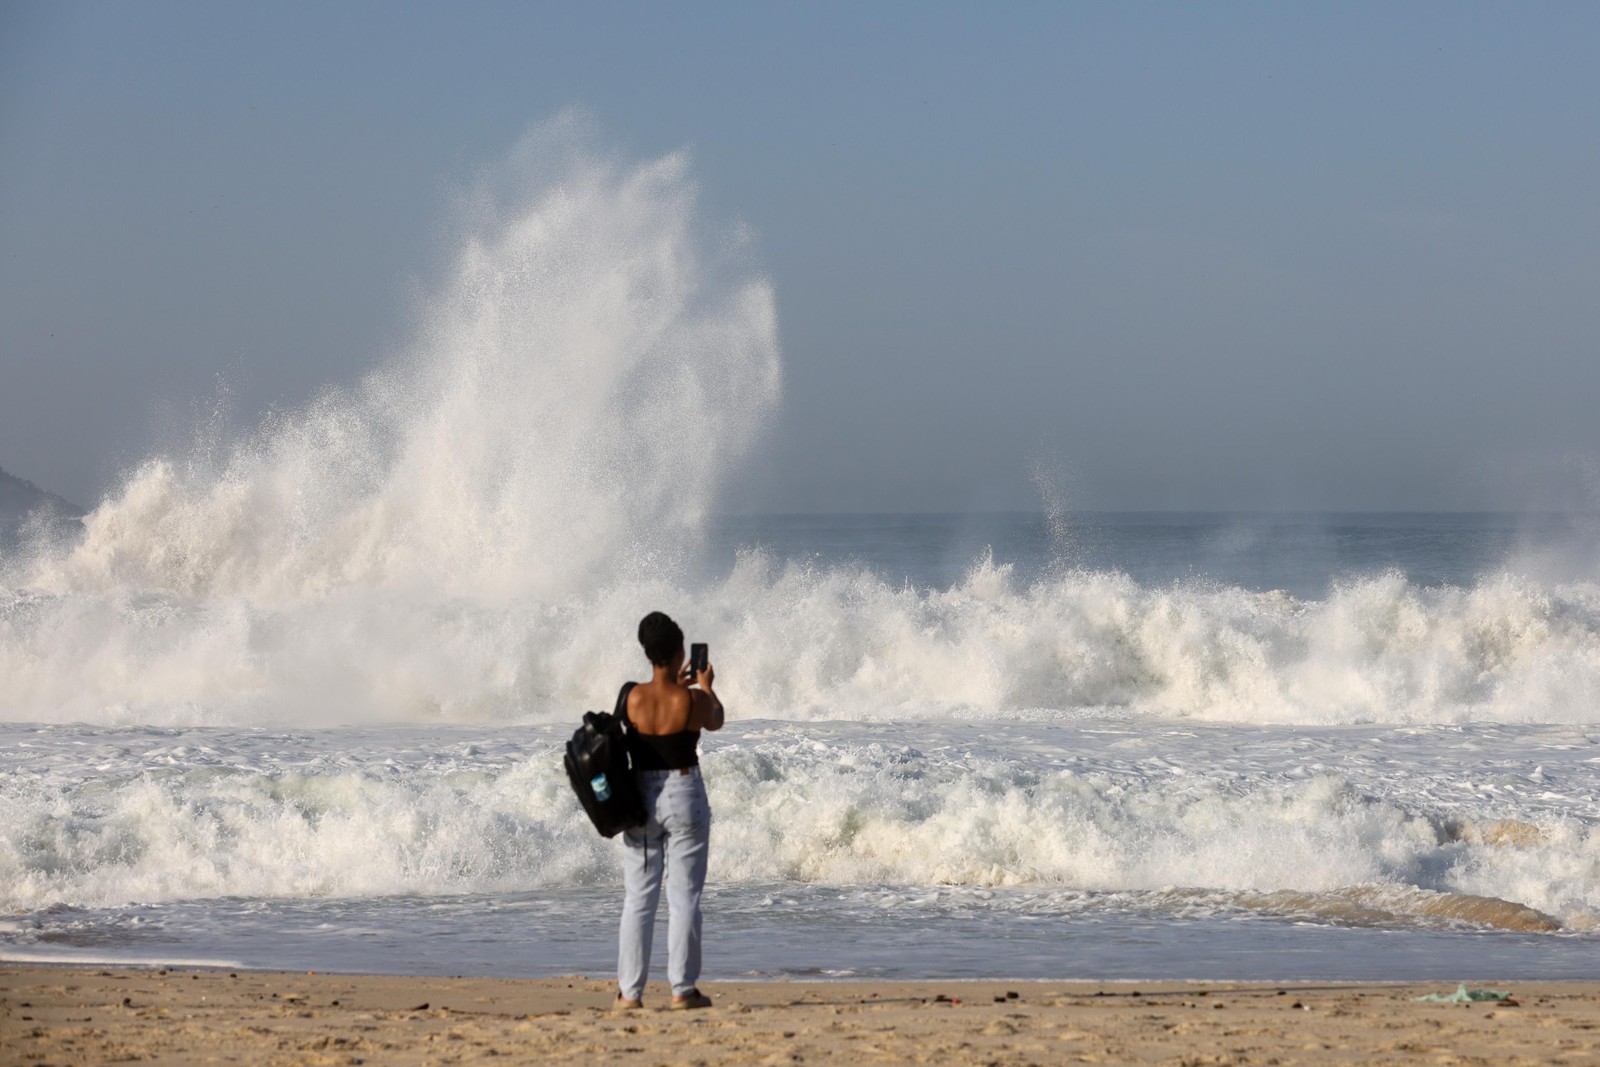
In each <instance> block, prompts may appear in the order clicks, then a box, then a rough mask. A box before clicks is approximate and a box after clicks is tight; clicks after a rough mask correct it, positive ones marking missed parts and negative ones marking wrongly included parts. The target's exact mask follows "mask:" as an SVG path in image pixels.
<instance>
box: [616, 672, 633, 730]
mask: <svg viewBox="0 0 1600 1067" xmlns="http://www.w3.org/2000/svg"><path fill="white" fill-rule="evenodd" d="M638 684H639V683H638V682H623V683H622V691H621V692H619V693H618V694H617V706H616V710H614V711H613V712H612V713H611V714H612V716H613V717H614V718H616V719H617V721H618V722H620V723H622V725H624V726H626V727H627V728H628V729H630V730H631V729H633V723H632V722H631V721H629V719H628V694H629V693H631V692H633V687H634V686H636V685H638Z"/></svg>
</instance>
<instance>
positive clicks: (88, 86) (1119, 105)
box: [0, 0, 1600, 512]
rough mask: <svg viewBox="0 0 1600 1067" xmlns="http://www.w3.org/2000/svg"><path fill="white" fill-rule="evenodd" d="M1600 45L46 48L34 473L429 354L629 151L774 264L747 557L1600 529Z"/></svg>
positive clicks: (30, 140)
mask: <svg viewBox="0 0 1600 1067" xmlns="http://www.w3.org/2000/svg"><path fill="white" fill-rule="evenodd" d="M1597 40H1600V5H1594V4H1561V3H1541V4H1532V5H1512V4H1498V5H1486V4H1473V3H1407V4H1398V5H1397V4H1387V3H1386V4H1363V3H1340V4H1326V5H1313V4H1275V3H1272V4H1269V3H1263V4H1232V3H1208V4H1190V3H1182V4H1176V3H1172V4H1168V3H1141V4H1111V3H1094V4H1090V3H1081V4H1068V3H1060V4H1045V3H1037V4H1035V3H1028V4H965V5H955V4H934V3H904V4H901V3H888V2H884V3H874V4H798V3H796V4H780V3H772V4H732V3H730V4H687V3H685V4H618V3H568V4H556V3H543V4H523V3H515V4H482V3H462V4H450V5H444V4H436V5H406V4H400V3H382V4H368V3H358V2H342V3H338V4H320V3H319V4H302V3H272V4H232V3H229V4H216V3H206V4H170V3H160V2H142V3H117V2H101V3H93V4H87V3H71V2H49V3H34V2H29V0H21V2H19V0H10V2H8V3H6V4H4V5H0V467H3V468H5V469H6V470H8V471H11V472H13V473H15V474H17V475H20V476H22V477H25V478H29V479H31V480H32V481H34V482H36V483H38V484H39V485H41V486H43V487H45V488H47V489H50V490H53V491H55V492H58V493H60V494H62V495H63V496H66V497H67V498H68V499H71V500H74V501H76V502H78V503H80V504H84V505H91V504H92V503H93V502H94V501H95V500H96V499H98V498H99V496H100V495H101V494H102V493H103V492H104V491H106V490H107V489H108V488H110V487H112V486H114V485H115V484H116V481H117V478H118V475H119V473H121V472H123V471H125V470H127V469H128V468H129V467H130V466H131V465H132V464H134V463H136V462H138V461H139V460H140V459H141V458H143V457H144V456H146V455H148V454H150V453H151V452H152V451H153V450H157V449H160V448H162V447H164V446H165V445H166V444H167V443H169V442H171V441H172V440H174V439H175V438H176V437H177V436H178V435H180V434H181V433H182V432H184V430H185V428H186V427H188V426H189V425H190V424H191V423H193V422H194V420H195V419H196V418H198V417H201V416H203V414H204V412H205V411H206V410H207V406H208V404H210V403H211V398H212V397H213V396H214V395H215V393H216V391H217V388H218V386H217V382H218V381H219V378H220V379H222V380H225V381H226V382H227V383H228V388H229V390H230V393H231V397H232V403H233V404H234V405H235V407H236V409H238V410H239V411H242V413H243V415H244V417H245V419H246V421H248V419H249V418H250V417H253V415H254V414H255V413H257V412H261V411H264V410H267V409H269V408H278V409H283V408H290V407H293V406H295V405H298V404H302V403H304V402H305V401H306V400H307V399H308V398H310V397H311V396H312V395H314V394H315V393H316V392H317V391H318V390H319V388H321V387H322V386H324V385H325V384H329V383H333V384H342V383H351V382H354V381H356V380H358V379H359V378H360V376H361V375H362V373H363V372H364V371H365V370H367V369H368V368H370V367H371V366H373V365H374V364H375V363H376V362H377V361H379V360H380V359H381V358H382V357H383V355H384V353H386V352H389V351H392V350H393V349H394V348H395V347H396V346H397V345H400V344H402V343H403V342H404V341H405V339H406V335H407V332H408V330H409V329H410V323H411V319H410V318H408V311H407V309H408V307H409V306H410V304H411V302H412V301H413V300H414V297H415V294H416V292H417V288H418V286H419V284H425V282H426V279H428V278H429V277H431V276H434V275H435V274H436V273H437V270H438V268H439V265H440V263H441V262H443V261H444V259H445V258H446V257H447V256H448V254H449V252H450V251H451V249H450V248H448V247H445V237H446V229H447V227H446V225H445V220H446V218H447V216H448V204H449V201H450V197H451V195H453V192H454V191H456V190H459V188H460V187H461V185H462V184H463V183H464V182H466V181H468V180H470V178H471V176H472V175H473V174H474V173H476V172H478V171H479V170H480V169H481V168H483V167H484V166H486V165H489V164H491V163H493V162H494V161H496V160H497V159H500V158H502V157H503V156H504V155H505V153H506V152H507V151H508V150H509V149H510V148H511V147H512V146H513V145H514V144H515V143H516V142H517V140H518V138H519V137H520V136H521V135H522V134H523V133H524V132H525V131H526V130H528V129H529V128H530V127H532V126H534V125H536V124H538V123H540V122H542V121H544V120H546V119H548V118H550V117H551V116H552V115H555V114H557V113H559V112H560V111H562V110H563V109H565V108H568V107H571V106H578V107H581V108H584V109H586V110H587V111H588V112H589V113H590V114H591V115H592V116H593V117H594V119H595V121H596V123H597V124H598V125H599V127H600V128H601V129H602V130H603V131H604V134H605V136H606V137H607V138H608V139H609V140H610V141H611V142H612V143H613V144H614V145H615V146H616V147H617V148H618V150H619V151H621V152H623V153H625V154H626V155H627V156H629V157H630V158H638V159H647V158H652V157H655V156H659V155H661V154H663V153H666V152H669V151H673V150H676V149H680V148H685V147H687V148H688V150H689V151H690V153H691V155H692V159H693V166H694V171H695V176H696V178H697V180H698V182H699V186H700V189H701V195H702V197H703V201H704V211H705V213H706V214H708V215H710V216H712V217H715V218H722V219H734V220H739V221H740V222H742V223H744V224H746V225H748V226H749V227H750V228H751V229H752V230H753V231H754V232H755V234H756V235H757V237H756V241H757V248H758V250H759V256H760V260H761V263H762V265H763V267H764V269H765V271H766V272H767V274H768V275H769V276H770V278H771V280H772V283H773V285H774V287H775V290H776V294H777V301H778V307H779V315H780V323H781V331H782V343H783V349H784V361H785V396H784V401H783V407H782V412H781V415H780V416H779V417H778V418H777V419H776V421H775V422H774V424H773V426H772V427H771V428H770V431H769V432H768V434H767V436H766V438H765V439H764V441H763V443H762V445H761V446H760V448H759V450H758V452H757V453H756V454H755V455H754V456H752V457H751V458H750V460H749V462H748V463H747V464H746V465H745V467H744V469H743V471H742V473H741V474H740V475H739V476H738V477H737V478H736V480H735V483H734V485H733V486H732V487H731V488H730V490H729V493H728V494H727V498H726V500H727V503H726V506H727V507H728V509H729V510H732V511H742V512H761V511H769V512H806V511H825V512H826V511H966V510H977V509H1030V508H1037V507H1039V506H1040V500H1041V497H1040V490H1039V488H1038V485H1037V484H1036V478H1035V475H1036V474H1037V475H1038V476H1039V477H1042V478H1043V480H1044V481H1045V482H1046V483H1048V485H1049V487H1050V489H1051V491H1052V492H1060V493H1063V494H1065V497H1066V499H1067V501H1068V503H1069V504H1070V505H1071V506H1074V507H1080V508H1095V509H1113V510H1115V509H1201V510H1244V509H1248V510H1278V509H1284V510H1305V509H1315V510H1435V509H1440V510H1462V509H1464V510H1473V509H1516V508H1528V507H1537V508H1543V507H1569V508H1580V509H1585V510H1592V509H1597V508H1600V486H1597V484H1596V483H1597V479H1596V478H1595V476H1594V472H1595V471H1600V459H1597V457H1600V419H1597V418H1596V417H1595V407H1596V401H1597V400H1600V197H1597V196H1596V190H1600V75H1597V74H1596V71H1595V67H1594V63H1593V46H1594V42H1595V41H1597Z"/></svg>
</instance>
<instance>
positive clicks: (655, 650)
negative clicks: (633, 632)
mask: <svg viewBox="0 0 1600 1067" xmlns="http://www.w3.org/2000/svg"><path fill="white" fill-rule="evenodd" d="M639 643H640V644H641V645H643V646H644V654H645V655H646V656H649V657H650V662H651V663H653V664H655V665H656V666H657V667H665V666H666V665H667V664H669V663H671V662H672V657H673V656H676V655H677V654H678V653H679V652H682V651H683V631H682V630H681V629H679V628H678V624H677V623H675V622H673V621H672V619H671V618H669V617H668V616H667V613H666V612H664V611H652V612H651V613H650V614H648V615H646V616H645V617H644V618H642V619H640V620H639Z"/></svg>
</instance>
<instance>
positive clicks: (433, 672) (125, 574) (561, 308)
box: [0, 115, 780, 721]
mask: <svg viewBox="0 0 1600 1067" xmlns="http://www.w3.org/2000/svg"><path fill="white" fill-rule="evenodd" d="M592 141H593V139H592V137H591V136H590V135H589V134H588V132H587V130H586V124H585V122H584V121H583V120H582V119H581V118H580V117H578V116H573V115H568V116H564V117H562V118H560V119H558V120H555V121H554V122H552V123H550V124H548V125H546V126H544V127H542V128H540V129H538V130H537V131H535V132H534V133H532V134H531V135H530V136H529V137H528V138H527V139H526V141H525V142H524V143H523V144H521V145H520V146H519V147H518V148H517V150H516V151H515V152H514V153H513V155H512V157H511V159H510V160H509V161H508V162H507V163H506V164H505V165H504V166H503V167H502V168H500V169H499V170H498V171H496V172H494V173H492V174H489V175H486V176H485V177H484V178H483V180H482V181H481V182H480V184H479V186H478V187H477V189H476V190H475V196H474V197H473V199H472V212H473V219H474V224H473V226H472V233H471V235H470V236H469V237H468V238H467V239H466V240H465V242H464V245H463V247H461V249H460V251H459V253H458V255H457V256H456V257H455V260H454V264H453V268H452V270H451V272H450V276H449V280H448V282H447V284H446V285H445V286H444V287H443V291H442V292H440V293H439V294H438V295H437V297H436V298H435V299H434V300H433V301H431V303H430V304H429V306H428V309H427V313H426V316H425V319H424V325H423V327H422V328H421V329H420V331H419V336H418V338H417V340H416V341H415V342H414V344H413V345H412V347H411V348H410V349H409V350H408V351H406V352H404V353H402V354H400V355H399V356H398V357H397V358H396V359H394V360H393V361H392V363H391V364H390V365H388V366H385V367H383V368H381V369H379V370H377V371H376V372H374V373H372V374H371V375H370V376H369V377H367V379H366V380H365V381H364V382H362V383H361V385H360V386H359V387H358V388H356V389H354V390H350V391H330V392H328V393H326V394H325V395H323V396H322V397H321V398H320V399H318V400H317V401H316V402H315V403H313V404H312V405H310V407H309V408H308V409H307V410H304V411H302V412H298V413H296V414H293V415H289V416H283V417H276V418H271V419H269V420H268V421H267V422H266V423H265V424H264V425H263V426H262V427H261V428H260V429H259V430H258V431H257V432H256V433H254V434H253V435H251V436H250V437H249V438H248V439H246V440H243V441H239V442H235V443H231V444H222V445H214V446H212V447H210V448H206V449H198V450H196V451H195V452H194V453H193V454H191V455H188V456H184V457H178V458H174V457H161V458H157V459H153V460H150V461H149V462H147V463H145V464H144V465H143V466H141V467H139V468H138V469H137V470H136V471H135V472H134V473H132V474H131V475H130V477H129V478H128V479H127V481H126V484H125V485H124V487H123V488H122V489H121V491H120V493H119V494H117V495H115V496H114V497H113V498H111V499H108V500H106V501H105V502H103V503H102V504H101V505H100V506H99V507H98V508H97V509H96V510H95V511H94V512H93V514H91V515H90V516H89V517H88V518H87V520H86V522H85V526H86V535H85V536H84V538H83V539H82V541H81V543H79V544H78V545H77V546H76V547H75V548H73V549H72V550H71V551H69V552H67V553H66V554H65V555H64V556H63V555H59V554H51V553H44V554H43V555H41V556H40V557H38V558H36V559H34V560H32V561H28V562H24V563H20V564H13V565H12V566H11V567H10V568H9V570H10V572H11V573H10V576H9V579H7V581H8V584H10V585H12V590H10V591H9V594H8V596H7V597H6V598H5V599H6V600H7V601H9V602H8V603H4V604H0V627H3V629H0V675H4V676H5V677H6V678H7V679H8V682H7V686H6V689H7V691H8V692H7V694H6V696H5V697H4V698H3V699H4V705H5V706H4V707H3V708H0V714H3V715H4V716H6V717H8V718H43V719H54V718H91V719H98V718H102V717H109V718H111V719H113V720H115V719H123V718H133V719H139V720H146V719H154V720H156V721H161V720H166V719H177V720H192V719H200V720H201V721H215V720H219V719H220V720H223V721H226V720H234V719H240V718H243V719H255V718H257V717H258V716H259V715H261V714H268V715H273V716H282V715H287V716H289V717H290V718H292V719H312V720H320V719H327V718H330V717H331V718H333V719H335V720H338V719H348V718H360V717H363V715H365V714H369V713H370V714H373V715H383V716H389V715H398V716H402V717H411V716H413V715H414V714H415V713H416V711H417V710H418V709H419V708H421V709H423V710H429V709H431V710H434V711H440V710H442V711H445V712H450V711H458V712H461V711H468V712H469V711H470V708H471V706H473V705H474V704H475V703H481V702H482V701H483V700H485V699H490V700H492V702H494V703H496V704H497V705H499V706H504V705H505V704H506V703H507V702H508V700H509V702H510V703H511V704H512V705H516V704H518V703H522V702H525V701H526V699H528V698H530V697H533V696H536V695H537V690H539V689H540V688H541V687H542V686H543V684H544V683H543V682H541V681H540V680H539V679H540V678H541V677H542V676H541V674H540V670H539V665H538V663H537V659H538V654H537V653H536V652H527V654H526V655H524V652H525V651H527V650H526V649H525V648H524V647H520V646H525V645H528V644H531V643H532V640H533V638H534V637H535V636H536V634H535V632H534V630H533V629H531V628H530V627H528V626H525V625H519V624H518V617H519V616H521V615H524V614H526V615H532V616H539V615H541V614H545V615H547V614H549V613H552V612H553V613H557V614H560V613H562V610H563V609H562V605H563V604H564V603H565V602H567V601H568V600H570V598H572V597H574V596H578V595H580V594H592V593H593V591H594V590H595V589H597V588H600V587H603V586H606V585H609V584H612V583H614V582H617V581H622V580H630V581H633V582H635V583H637V582H646V583H647V582H648V581H650V580H654V579H655V578H656V577H659V576H661V575H662V573H663V570H664V568H665V567H667V566H668V565H670V564H671V563H673V562H674V561H676V560H678V559H680V558H681V555H682V549H683V545H684V541H685V539H686V538H689V539H692V538H693V533H694V530H695V528H696V526H697V525H698V524H699V522H700V520H701V517H702V516H703V514H704V513H705V512H706V510H707V509H708V508H709V507H710V506H711V504H712V503H713V500H714V497H715V494H716V492H717V489H718V486H719V484H720V482H721V479H722V475H723V473H724V472H725V470H726V469H727V467H728V466H729V465H730V464H732V463H734V462H736V461H737V460H738V458H739V457H740V456H742V454H743V453H744V452H745V450H746V448H747V446H748V445H749V444H750V443H751V440H752V438H753V435H754V434H755V432H756V429H757V427H759V426H760V425H761V424H762V422H763V420H764V419H765V418H766V417H767V416H768V415H769V414H770V413H771V411H772V410H773V408H774V406H775V404H776V403H777V399H778V395H779V389H780V360H779V348H778V340H777V327H776V315H775V310H774V301H773V294H772V290H771V287H770V285H769V284H768V283H767V281H766V280H765V279H764V278H763V277H761V276H760V275H759V274H758V273H755V272H753V271H752V270H750V269H748V268H747V267H746V266H744V264H743V262H742V250H741V245H742V241H741V239H740V235H739V234H737V233H733V234H722V233H718V234H713V235H712V237H713V238H714V239H713V240H711V241H707V240H703V239H702V236H701V234H700V232H699V231H698V230H697V229H696V225H695V207H696V204H695V188H694V185H693V183H692V181H691V179H690V174H689V167H688V162H687V160H686V158H685V157H684V156H683V155H681V154H673V155H668V156H666V157H664V158H661V159H658V160H654V161H651V162H647V163H644V164H642V165H623V164H621V163H618V162H616V161H615V160H613V159H610V158H608V157H607V156H606V155H605V154H604V153H603V152H600V151H597V150H595V149H594V148H593V147H592ZM319 646H320V649H325V650H326V651H323V650H320V649H319ZM335 649H337V652H334V651H333V650H335ZM452 659H453V661H454V665H452V662H451V661H452ZM263 701H264V702H265V703H266V704H267V705H269V707H267V708H262V707H261V704H262V702H263Z"/></svg>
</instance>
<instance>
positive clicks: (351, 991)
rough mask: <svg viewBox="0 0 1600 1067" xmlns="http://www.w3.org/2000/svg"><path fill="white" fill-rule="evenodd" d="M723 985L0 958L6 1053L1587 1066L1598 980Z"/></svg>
mask: <svg viewBox="0 0 1600 1067" xmlns="http://www.w3.org/2000/svg"><path fill="white" fill-rule="evenodd" d="M1500 988H1507V989H1510V990H1511V991H1512V992H1513V994H1514V1000H1513V1001H1512V1002H1510V1003H1504V1004H1496V1003H1479V1004H1472V1005H1465V1004H1432V1003H1421V1002H1418V1001H1416V1000H1415V999H1414V998H1416V997H1418V996H1420V995H1422V994H1424V993H1429V992H1439V993H1448V992H1451V991H1452V990H1453V989H1454V983H1440V984H1438V985H1411V984H1406V985H1381V984H1338V983H1290V984H1286V985H1273V984H1255V983H1251V984H1234V983H1217V984H1195V983H1115V982H1113V983H1097V982H837V983H835V982H829V983H797V982H750V983H740V982H728V983H717V984H714V985H713V984H708V985H706V986H705V989H706V991H707V992H709V993H711V994H712V995H713V996H714V997H715V998H716V1006H715V1007H713V1008H711V1009H708V1010H703V1011H694V1012H671V1011H666V1010H663V1008H664V1006H665V1004H666V1003H667V999H668V998H667V993H666V990H665V989H664V988H661V987H657V986H654V985H652V987H651V988H650V990H649V991H648V993H647V995H646V1008H645V1010H643V1011H640V1012H632V1013H624V1014H619V1013H615V1012H613V1011H611V1010H609V1009H610V1001H611V995H612V986H611V984H610V982H609V981H606V980H599V979H588V978H577V977H574V978H555V979H540V980H527V981H518V980H503V979H477V978H410V977H388V976H358V975H337V974H282V973H264V972H248V971H240V972H227V971H214V970H197V971H190V970H182V969H169V970H130V969H122V968H102V967H87V968H66V967H53V966H8V967H5V968H0V1062H3V1063H5V1064H8V1065H9V1064H30V1065H43V1064H99V1063H119V1062H141V1061H142V1062H154V1063H161V1064H203V1063H225V1062H231V1063H246V1064H385V1065H388V1064H397V1065H403V1064H424V1063H496V1064H502V1063H540V1064H544V1063H614V1062H621V1063H640V1064H656V1063H688V1064H793V1063H982V1064H1017V1065H1022V1064H1054V1063H1157V1064H1185V1065H1200V1064H1205V1065H1212V1064H1241V1065H1243V1064H1294V1063H1436V1064H1454V1063H1460V1064H1535V1063H1537V1064H1550V1063H1574V1064H1576V1063H1593V1062H1595V1061H1596V1059H1597V1057H1600V983H1541V982H1528V983H1514V984H1506V985H1502V986H1501V987H1500Z"/></svg>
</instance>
